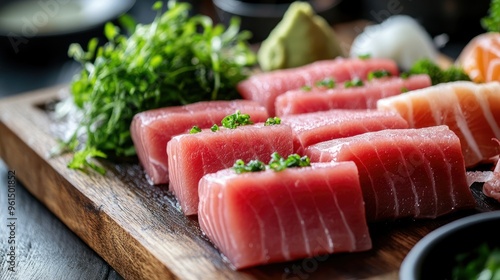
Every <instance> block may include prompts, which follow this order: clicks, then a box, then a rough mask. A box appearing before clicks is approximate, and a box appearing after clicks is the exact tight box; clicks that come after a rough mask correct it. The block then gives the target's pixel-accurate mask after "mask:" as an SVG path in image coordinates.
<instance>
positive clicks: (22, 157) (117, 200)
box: [0, 87, 245, 279]
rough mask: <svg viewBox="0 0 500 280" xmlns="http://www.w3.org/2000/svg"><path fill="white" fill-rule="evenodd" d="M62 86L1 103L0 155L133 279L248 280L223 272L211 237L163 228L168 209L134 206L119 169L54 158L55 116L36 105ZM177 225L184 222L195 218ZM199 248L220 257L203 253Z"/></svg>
mask: <svg viewBox="0 0 500 280" xmlns="http://www.w3.org/2000/svg"><path fill="white" fill-rule="evenodd" d="M60 89H62V87H56V88H49V89H43V90H39V91H36V92H33V93H29V94H23V95H20V96H16V97H11V98H7V99H4V100H0V135H1V138H2V139H1V141H0V157H1V158H2V159H3V160H4V161H5V162H6V164H7V165H8V166H9V168H10V169H12V170H15V172H16V176H17V178H18V179H19V180H20V181H21V182H22V183H23V185H24V186H25V187H26V188H27V189H28V190H29V191H30V192H31V193H32V194H33V195H34V196H35V197H36V198H37V199H38V200H40V201H41V202H42V203H44V204H45V205H46V206H47V207H48V208H49V209H50V211H51V212H53V213H54V214H55V215H56V216H57V217H58V218H59V219H60V220H61V221H62V222H63V223H64V224H66V225H67V226H68V227H69V228H70V229H71V230H72V231H73V232H75V233H76V234H77V235H78V236H79V237H80V238H81V239H82V240H83V241H84V242H86V243H87V244H88V245H89V246H90V247H91V248H92V249H94V250H95V251H96V252H97V253H98V254H99V255H100V256H101V257H103V258H104V259H105V260H106V261H107V262H108V263H109V264H110V265H111V266H112V267H113V268H115V269H116V270H117V271H118V272H119V273H120V274H121V275H122V276H124V277H126V278H133V279H138V278H147V279H160V278H161V279H174V278H188V277H190V278H197V279H202V278H215V277H217V278H219V279H230V278H231V277H233V278H234V276H235V275H236V274H235V273H237V274H238V277H239V278H245V277H244V276H245V275H244V274H242V273H238V272H235V271H231V270H229V269H227V268H226V269H224V266H225V264H223V263H222V262H219V263H214V262H213V261H212V259H211V258H213V257H214V255H215V254H217V252H216V251H215V249H213V250H210V249H207V248H208V246H210V245H209V243H208V242H206V245H207V247H204V248H200V247H201V245H200V243H201V242H199V240H193V236H187V235H185V234H182V231H181V232H179V231H175V229H174V230H171V231H168V230H166V231H163V230H161V225H159V223H162V219H167V218H168V217H167V216H166V215H167V214H168V213H165V216H164V215H161V214H160V213H153V212H151V211H150V209H148V207H146V206H148V205H147V203H134V201H135V200H141V199H143V198H141V197H138V196H137V195H136V193H134V192H131V191H130V189H129V188H127V187H125V186H123V184H122V183H123V182H122V181H121V180H120V179H119V178H118V177H117V176H116V174H113V173H111V172H107V174H106V175H105V176H101V175H98V174H84V173H81V172H79V171H74V170H70V169H68V168H67V167H66V164H67V162H68V161H69V157H68V156H56V157H50V155H49V153H48V151H50V150H51V149H52V148H53V147H55V145H56V144H57V141H56V140H55V139H54V137H53V136H52V135H51V133H50V126H51V124H50V120H49V118H48V117H47V115H46V114H45V113H44V111H43V110H42V109H39V108H37V106H38V105H39V104H41V103H43V102H44V101H49V100H55V99H56V98H57V97H58V96H59V93H58V92H59V90H60ZM121 200H126V201H125V202H124V201H121ZM109 202H111V203H109ZM123 207H129V208H130V209H124V208H123ZM143 217H148V218H150V219H151V220H149V221H144V220H143ZM177 222H178V223H179V224H180V225H179V227H182V223H186V222H189V220H188V219H186V220H185V221H177ZM160 230H161V234H160V235H158V233H159V232H160ZM158 244H163V245H164V246H157V245H158ZM201 244H203V243H201ZM200 251H201V252H207V251H208V252H210V251H213V252H212V254H213V255H201V256H197V255H196V254H195V253H196V252H200ZM193 268H196V269H193Z"/></svg>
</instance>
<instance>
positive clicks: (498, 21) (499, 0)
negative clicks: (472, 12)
mask: <svg viewBox="0 0 500 280" xmlns="http://www.w3.org/2000/svg"><path fill="white" fill-rule="evenodd" d="M481 26H482V27H483V28H484V29H485V30H486V31H488V32H500V0H491V2H490V7H489V10H488V15H487V16H485V17H483V18H482V19H481Z"/></svg>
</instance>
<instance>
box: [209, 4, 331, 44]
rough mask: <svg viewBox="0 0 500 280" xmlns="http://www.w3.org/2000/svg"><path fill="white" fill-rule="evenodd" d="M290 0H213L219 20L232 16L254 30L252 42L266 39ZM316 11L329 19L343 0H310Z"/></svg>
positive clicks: (244, 27)
mask: <svg viewBox="0 0 500 280" xmlns="http://www.w3.org/2000/svg"><path fill="white" fill-rule="evenodd" d="M292 2H294V1H289V0H274V1H273V0H260V1H259V0H254V1H251V0H213V4H214V7H215V12H216V13H217V16H218V18H219V20H220V21H221V22H222V23H224V24H226V25H227V24H229V21H230V19H231V18H232V17H234V16H237V17H239V18H240V19H241V29H242V30H248V31H251V32H252V35H253V36H252V39H251V40H250V42H252V43H257V42H261V41H263V40H265V39H266V38H267V36H268V35H269V33H270V32H271V30H273V29H274V27H275V26H276V25H277V24H278V23H279V22H280V20H281V19H282V18H283V15H284V14H285V12H286V10H287V9H288V7H289V6H290V4H291V3H292ZM306 2H309V3H310V4H311V6H312V7H313V9H314V10H315V12H316V13H317V14H319V15H321V16H322V17H324V18H325V19H326V20H327V21H329V22H332V21H333V20H334V18H335V17H336V13H337V10H336V9H335V7H336V6H337V5H338V4H339V3H340V2H341V0H309V1H306Z"/></svg>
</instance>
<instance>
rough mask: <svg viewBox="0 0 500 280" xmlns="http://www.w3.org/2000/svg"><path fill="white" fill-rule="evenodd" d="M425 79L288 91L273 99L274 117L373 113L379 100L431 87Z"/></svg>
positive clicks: (375, 81) (395, 79)
mask: <svg viewBox="0 0 500 280" xmlns="http://www.w3.org/2000/svg"><path fill="white" fill-rule="evenodd" d="M431 85H432V83H431V79H430V78H429V76H428V75H425V74H422V75H415V76H410V77H409V78H406V79H404V78H400V77H387V78H381V79H374V80H371V81H368V82H364V85H363V86H359V87H349V88H345V87H344V85H342V84H337V85H336V86H335V88H331V89H328V88H326V87H313V88H311V90H304V89H295V90H290V91H288V92H286V93H284V94H282V95H280V96H278V97H277V98H276V103H275V109H276V111H275V112H276V115H277V116H284V115H292V114H302V113H309V112H317V111H326V110H330V109H376V108H377V101H378V100H379V99H382V98H385V97H390V96H395V95H399V94H401V93H402V92H406V91H411V90H416V89H421V88H425V87H429V86H431Z"/></svg>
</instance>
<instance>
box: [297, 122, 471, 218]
mask: <svg viewBox="0 0 500 280" xmlns="http://www.w3.org/2000/svg"><path fill="white" fill-rule="evenodd" d="M305 154H306V155H308V156H309V157H310V159H311V161H337V162H340V161H354V162H355V163H356V166H357V167H358V172H359V176H360V184H361V189H362V191H363V197H364V201H365V206H366V216H367V220H368V221H369V222H374V221H381V220H390V219H398V218H404V217H412V218H436V217H439V216H442V215H445V214H448V213H451V212H454V211H456V210H459V209H466V208H472V207H474V206H475V200H474V197H473V196H472V193H471V191H470V189H469V186H468V184H467V177H466V170H465V165H464V159H463V155H462V151H461V147H460V140H459V139H458V137H457V136H456V135H455V133H453V131H451V130H450V129H449V128H448V127H447V126H444V125H442V126H434V127H429V128H421V129H387V130H381V131H376V132H367V133H364V134H360V135H356V136H352V137H347V138H341V139H335V140H330V141H326V142H321V143H318V144H315V145H312V146H309V147H308V148H307V149H306V152H305Z"/></svg>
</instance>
